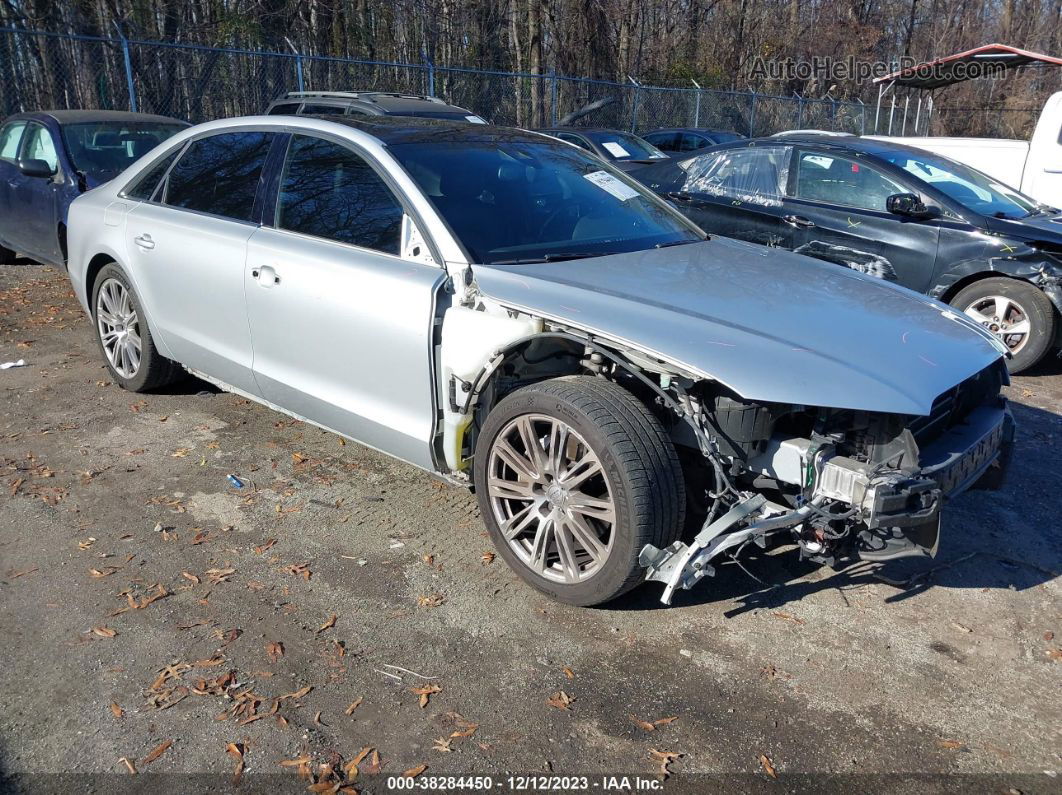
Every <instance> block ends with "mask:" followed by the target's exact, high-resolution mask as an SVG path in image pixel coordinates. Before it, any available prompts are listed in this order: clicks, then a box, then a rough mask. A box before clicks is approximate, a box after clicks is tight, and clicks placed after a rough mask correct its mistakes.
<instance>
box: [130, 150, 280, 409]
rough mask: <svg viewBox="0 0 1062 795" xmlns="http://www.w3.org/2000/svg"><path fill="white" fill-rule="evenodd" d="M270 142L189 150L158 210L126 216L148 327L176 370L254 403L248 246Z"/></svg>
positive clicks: (143, 208) (151, 205) (145, 206)
mask: <svg viewBox="0 0 1062 795" xmlns="http://www.w3.org/2000/svg"><path fill="white" fill-rule="evenodd" d="M273 138H274V135H273V134H272V133H265V132H256V131H246V132H242V131H241V132H230V133H221V134H218V135H212V136H208V137H205V138H200V139H198V140H195V141H193V142H192V143H191V144H190V145H189V146H188V148H187V149H186V150H185V151H184V153H183V154H182V155H181V156H180V158H179V159H178V160H177V162H176V163H175V164H174V166H173V168H172V169H171V170H170V172H169V175H168V176H167V177H166V180H165V182H164V184H163V185H162V186H161V187H160V192H159V195H158V197H157V199H158V200H157V201H154V202H143V203H141V204H138V205H137V206H136V207H134V208H133V209H132V210H131V211H130V212H129V213H128V214H127V216H126V229H125V236H126V250H127V252H128V255H129V258H130V260H131V261H132V262H133V268H132V270H133V273H132V274H131V276H132V278H133V279H134V281H135V282H136V288H137V290H138V291H139V292H140V293H141V295H142V296H143V298H144V304H145V305H146V306H150V307H152V309H153V312H154V314H153V315H152V316H151V317H150V318H149V321H150V323H151V325H152V328H153V329H154V330H155V332H156V334H157V335H158V336H159V337H160V339H161V341H162V343H163V344H164V345H165V346H166V348H167V349H168V351H169V355H170V356H172V357H173V358H174V359H176V360H177V361H179V362H180V363H181V364H183V365H185V366H187V367H190V368H192V369H195V370H200V371H202V372H203V373H206V374H207V375H209V376H212V377H214V378H216V379H219V380H221V381H224V382H225V383H227V384H230V385H232V386H234V387H236V388H238V389H240V390H243V391H244V392H248V393H251V394H258V388H257V384H256V382H255V380H254V375H253V373H252V370H251V335H250V331H249V330H248V327H247V312H246V302H245V299H244V265H245V263H246V259H247V241H248V239H249V238H250V237H251V235H252V234H253V233H254V231H255V229H256V228H257V223H256V222H255V221H254V218H255V210H256V208H255V201H256V195H257V193H258V187H259V183H260V181H261V177H262V172H263V167H264V165H265V161H266V156H267V155H268V153H269V148H270V146H271V144H272V141H273Z"/></svg>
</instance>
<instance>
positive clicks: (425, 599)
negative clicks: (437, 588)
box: [417, 593, 446, 607]
mask: <svg viewBox="0 0 1062 795" xmlns="http://www.w3.org/2000/svg"><path fill="white" fill-rule="evenodd" d="M445 601H446V597H445V596H443V595H442V594H439V593H433V594H428V595H427V596H419V597H417V605H418V606H419V607H438V606H439V605H441V604H443V603H444V602H445Z"/></svg>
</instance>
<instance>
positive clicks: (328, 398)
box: [244, 135, 445, 468]
mask: <svg viewBox="0 0 1062 795" xmlns="http://www.w3.org/2000/svg"><path fill="white" fill-rule="evenodd" d="M277 194H278V195H277V201H276V208H275V222H274V224H273V225H272V226H270V225H269V224H268V220H267V222H266V225H264V226H263V227H262V228H261V229H259V230H258V231H256V232H255V233H254V235H253V236H252V237H251V240H250V244H249V247H248V256H247V265H246V269H245V277H244V278H245V289H246V294H247V315H248V320H249V323H250V330H251V337H252V340H253V343H254V373H255V377H256V379H257V381H258V384H259V386H260V388H261V394H262V395H263V397H265V398H266V399H267V400H269V401H270V402H272V403H275V404H277V405H279V406H282V407H284V408H285V409H287V410H288V411H291V412H294V413H295V414H298V415H300V416H302V417H305V418H307V419H309V420H311V421H313V422H316V423H318V424H320V425H323V426H325V427H326V428H330V429H332V430H334V431H338V432H339V433H341V434H344V435H346V436H349V437H351V438H353V439H356V440H358V441H359V442H362V443H363V444H366V445H369V446H370V447H375V448H376V449H378V450H383V451H384V452H386V453H388V454H390V455H393V456H396V457H398V458H401V459H404V460H406V461H409V462H411V463H414V464H417V465H418V466H422V467H426V468H432V467H433V462H432V455H431V435H432V431H433V422H434V411H435V410H434V405H433V394H434V389H433V376H432V366H431V364H432V358H431V357H432V354H431V349H432V342H431V332H432V324H433V318H434V304H435V295H436V292H437V290H438V289H439V288H440V285H441V284H442V282H443V279H444V276H445V272H444V271H443V269H442V268H441V267H439V266H437V265H434V264H425V263H423V262H411V261H408V260H405V259H402V258H401V257H400V256H399V254H400V239H401V230H402V224H403V216H404V214H405V213H404V210H403V206H402V203H401V202H400V201H399V198H398V197H397V196H396V195H395V193H394V192H393V191H392V189H391V187H390V186H389V184H388V183H387V182H386V181H385V179H384V178H383V177H382V176H381V174H380V173H379V172H377V170H376V169H374V168H373V166H372V165H370V163H369V162H368V161H367V160H366V159H365V158H364V157H363V156H362V155H361V154H360V153H359V152H357V151H355V150H354V149H352V148H350V147H349V146H348V145H346V144H343V143H338V142H335V141H332V140H329V139H326V138H320V137H317V136H313V135H294V136H292V138H291V143H290V145H289V148H288V151H287V153H286V156H285V162H284V168H283V170H282V172H281V174H280V180H279V187H278V190H277Z"/></svg>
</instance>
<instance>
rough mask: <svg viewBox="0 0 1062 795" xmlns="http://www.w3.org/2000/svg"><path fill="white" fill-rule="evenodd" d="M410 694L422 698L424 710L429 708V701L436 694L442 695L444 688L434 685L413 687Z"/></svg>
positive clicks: (421, 706) (421, 703) (421, 705)
mask: <svg viewBox="0 0 1062 795" xmlns="http://www.w3.org/2000/svg"><path fill="white" fill-rule="evenodd" d="M409 692H410V693H416V694H417V695H418V696H420V708H421V709H424V708H425V707H426V706H428V700H429V699H430V698H431V697H432V696H433V695H435V694H436V693H441V692H442V688H441V687H439V686H438V685H437V684H434V683H432V684H430V685H424V687H411V688H409Z"/></svg>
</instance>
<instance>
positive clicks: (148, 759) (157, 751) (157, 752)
mask: <svg viewBox="0 0 1062 795" xmlns="http://www.w3.org/2000/svg"><path fill="white" fill-rule="evenodd" d="M171 745H173V740H166V741H165V742H163V743H159V744H158V745H157V746H156V747H155V748H154V750H152V751H151V753H149V754H148V755H147V756H145V757H144V759H143V760H142V761H141V762H140V764H142V765H147V764H150V763H152V762H154V761H155V760H156V759H158V758H159V757H160V756H162V755H163V754H164V753H166V751H167V750H168V749H169V747H170V746H171Z"/></svg>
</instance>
